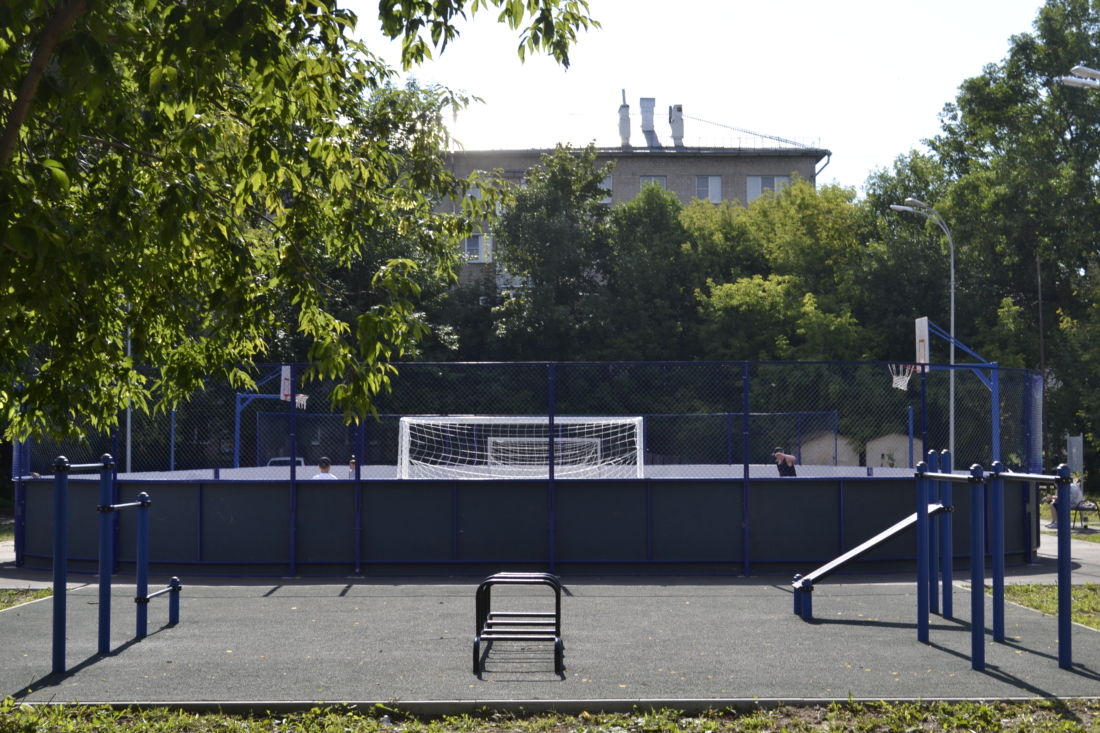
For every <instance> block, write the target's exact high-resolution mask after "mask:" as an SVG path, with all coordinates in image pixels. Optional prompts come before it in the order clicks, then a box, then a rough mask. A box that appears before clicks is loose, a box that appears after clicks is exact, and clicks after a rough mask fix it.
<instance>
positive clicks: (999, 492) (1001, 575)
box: [989, 461, 1005, 641]
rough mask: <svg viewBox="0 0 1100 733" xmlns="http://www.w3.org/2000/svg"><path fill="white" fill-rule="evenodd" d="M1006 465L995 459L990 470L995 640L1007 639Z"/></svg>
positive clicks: (990, 539)
mask: <svg viewBox="0 0 1100 733" xmlns="http://www.w3.org/2000/svg"><path fill="white" fill-rule="evenodd" d="M1004 470H1005V467H1004V464H1002V463H1001V462H1000V461H994V462H993V465H992V466H990V467H989V472H990V482H989V484H990V491H991V493H990V497H989V498H990V504H991V506H990V507H989V514H990V517H989V534H990V538H989V549H990V552H992V553H993V641H1004V640H1005V480H1004V478H1003V476H1002V475H1001V474H1003V473H1004Z"/></svg>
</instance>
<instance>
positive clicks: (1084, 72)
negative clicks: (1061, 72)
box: [1058, 66, 1100, 89]
mask: <svg viewBox="0 0 1100 733" xmlns="http://www.w3.org/2000/svg"><path fill="white" fill-rule="evenodd" d="M1069 72H1070V73H1071V74H1073V76H1063V77H1060V78H1059V79H1058V81H1060V82H1062V84H1064V85H1066V86H1067V87H1080V88H1082V89H1100V81H1097V80H1098V79H1100V71H1097V70H1096V69H1090V68H1089V67H1087V66H1074V67H1073V68H1072V69H1070V70H1069Z"/></svg>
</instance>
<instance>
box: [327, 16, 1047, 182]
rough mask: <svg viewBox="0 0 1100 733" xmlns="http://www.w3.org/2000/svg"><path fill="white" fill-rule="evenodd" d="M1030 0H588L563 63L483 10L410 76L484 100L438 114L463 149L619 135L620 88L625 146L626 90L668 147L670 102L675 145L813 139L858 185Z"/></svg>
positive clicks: (929, 130)
mask: <svg viewBox="0 0 1100 733" xmlns="http://www.w3.org/2000/svg"><path fill="white" fill-rule="evenodd" d="M342 4H343V5H344V6H345V7H349V8H350V9H352V10H354V11H355V12H356V13H357V14H358V15H359V26H358V29H357V33H358V35H359V37H360V38H361V39H362V40H363V41H365V42H366V43H367V45H368V47H369V48H370V50H371V51H372V52H373V53H375V54H376V55H378V56H380V57H381V58H383V59H384V60H386V61H387V62H389V63H390V64H391V65H392V66H394V67H399V66H400V64H399V61H400V46H399V44H398V43H396V42H390V41H389V40H388V39H385V38H384V36H382V34H381V33H380V32H379V31H378V23H377V7H378V6H377V0H351V1H350V2H348V1H345V2H344V3H342ZM1042 4H1043V3H1042V2H1040V1H1039V0H910V1H909V2H905V3H902V2H891V1H886V2H884V1H883V0H832V1H831V2H821V1H820V0H816V1H813V0H787V2H760V1H759V0H751V1H749V0H678V1H675V2H670V1H668V0H664V1H662V2H658V1H657V0H590V1H589V5H590V8H591V15H592V16H593V17H594V18H595V19H596V20H598V21H600V23H601V24H602V26H603V27H602V28H601V29H597V30H592V31H589V32H587V33H583V34H582V35H581V36H580V38H579V39H578V42H577V44H576V46H575V47H574V49H573V50H572V52H571V53H570V61H571V65H570V67H569V69H568V70H566V69H564V68H562V67H561V66H559V65H558V64H557V63H556V62H555V61H554V60H553V59H552V58H550V57H547V56H542V55H537V56H534V57H532V56H530V55H529V56H528V58H527V61H526V63H521V62H520V60H519V58H518V56H517V55H516V46H517V45H518V40H519V36H518V31H510V30H509V29H508V28H507V26H506V25H503V24H499V23H496V22H495V19H496V16H495V14H494V13H492V12H484V11H483V12H481V13H479V14H478V15H477V16H476V17H474V18H473V19H472V21H470V22H463V23H462V24H461V25H460V26H459V28H460V32H461V36H460V37H459V38H458V39H457V40H456V41H455V42H454V43H453V44H452V45H450V46H448V47H447V49H446V51H445V52H444V53H442V54H438V55H437V56H436V59H435V60H433V61H431V62H428V63H426V64H425V65H423V66H421V67H419V68H416V69H414V70H412V71H411V72H410V73H411V74H412V75H413V76H415V77H416V78H417V79H418V80H419V81H420V82H421V83H422V84H432V83H434V84H441V85H443V86H446V87H449V88H451V89H454V90H461V91H464V92H467V93H469V94H472V95H475V96H478V97H481V98H482V99H483V100H484V103H482V104H475V105H473V106H472V107H471V108H470V109H468V110H466V111H465V112H463V113H462V114H461V115H460V116H459V117H458V119H457V120H455V121H451V122H450V127H451V131H452V133H453V134H454V136H455V137H456V138H457V139H458V140H459V141H460V142H461V143H462V145H463V146H464V147H465V148H466V149H468V150H486V149H490V150H496V149H530V148H551V147H553V146H554V145H555V144H556V143H559V142H561V143H572V144H573V145H574V146H583V145H585V144H587V143H589V142H592V141H595V142H596V144H597V145H600V146H618V145H619V135H618V109H619V105H620V104H621V103H622V97H623V90H625V92H626V100H627V103H628V104H629V105H630V107H631V113H632V115H633V117H632V123H633V124H632V131H631V142H632V143H633V144H634V145H636V146H637V145H641V144H642V141H643V137H642V134H641V127H640V122H641V121H640V109H639V104H638V100H639V98H641V97H653V98H655V99H656V114H655V119H656V123H657V124H656V128H657V134H658V136H660V137H661V139H662V142H664V143H666V144H667V143H669V141H670V136H669V128H668V122H667V119H668V116H667V112H668V107H669V106H670V105H672V104H680V105H683V110H684V116H685V133H684V143H685V145H688V146H695V145H701V146H737V145H738V144H739V140H738V139H739V138H742V139H745V140H746V142H745V144H755V145H758V146H759V145H760V142H759V140H758V139H757V140H756V141H754V142H752V143H748V142H747V140H748V136H746V135H745V134H744V133H743V132H738V131H736V130H732V129H729V128H730V127H736V128H742V129H744V130H750V131H753V132H758V133H763V134H766V135H772V136H777V137H782V138H786V139H789V140H794V141H796V142H800V143H804V144H810V145H813V146H816V147H822V148H826V149H828V150H830V151H832V158H831V160H830V161H829V163H828V166H827V167H826V168H824V169H823V170H821V175H820V177H819V179H818V183H819V184H823V183H839V184H840V185H843V186H850V187H854V188H856V189H857V190H859V191H862V187H863V184H864V182H865V181H866V179H867V177H868V175H869V174H870V173H871V172H873V171H874V170H876V169H879V168H884V167H889V166H890V165H891V164H892V162H893V161H894V159H895V158H896V157H897V156H899V155H903V154H906V153H907V152H908V151H909V150H911V149H913V148H916V149H919V150H923V149H924V146H923V145H922V143H921V141H922V140H924V139H926V138H929V137H932V136H934V135H936V134H937V133H938V132H939V131H940V122H939V115H940V113H941V112H942V110H943V107H944V105H945V104H946V103H948V102H951V101H952V100H953V99H954V98H955V95H956V93H957V90H958V87H959V85H960V84H961V83H962V82H963V81H964V80H965V79H967V78H969V77H972V76H976V75H978V74H979V73H981V70H982V67H983V66H985V65H986V64H989V63H996V62H999V61H1001V60H1002V59H1003V58H1004V57H1005V56H1006V54H1007V52H1008V48H1009V42H1010V38H1011V36H1013V35H1015V34H1019V33H1028V32H1031V31H1032V24H1033V22H1034V20H1035V18H1036V16H1037V15H1038V10H1039V8H1040V7H1041V6H1042ZM1067 71H1068V69H1067ZM700 120H703V121H705V122H702V121H700ZM708 123H717V124H708ZM723 126H725V127H723ZM824 164H825V161H824V160H823V161H822V162H821V163H820V164H819V169H820V168H821V166H822V165H824Z"/></svg>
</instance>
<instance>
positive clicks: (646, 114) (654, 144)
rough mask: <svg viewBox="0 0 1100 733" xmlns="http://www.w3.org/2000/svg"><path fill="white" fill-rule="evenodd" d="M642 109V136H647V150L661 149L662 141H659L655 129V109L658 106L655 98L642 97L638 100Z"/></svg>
mask: <svg viewBox="0 0 1100 733" xmlns="http://www.w3.org/2000/svg"><path fill="white" fill-rule="evenodd" d="M638 103H639V105H640V106H641V108H642V135H644V136H645V144H646V147H647V148H659V147H661V141H660V140H658V139H657V130H656V129H654V127H653V108H654V107H656V106H657V100H656V99H654V98H653V97H642V98H641V99H640V100H638Z"/></svg>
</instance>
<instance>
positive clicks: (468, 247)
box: [462, 234, 492, 262]
mask: <svg viewBox="0 0 1100 733" xmlns="http://www.w3.org/2000/svg"><path fill="white" fill-rule="evenodd" d="M462 247H463V249H464V250H465V252H466V261H467V262H489V261H490V260H491V259H492V237H490V236H489V235H488V234H473V235H470V236H469V237H467V238H466V239H464V240H462Z"/></svg>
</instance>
